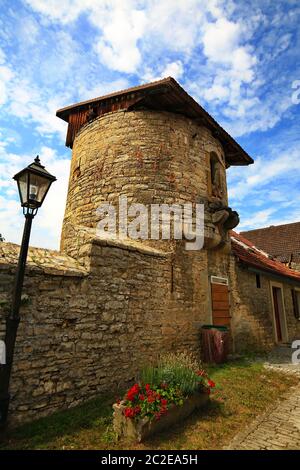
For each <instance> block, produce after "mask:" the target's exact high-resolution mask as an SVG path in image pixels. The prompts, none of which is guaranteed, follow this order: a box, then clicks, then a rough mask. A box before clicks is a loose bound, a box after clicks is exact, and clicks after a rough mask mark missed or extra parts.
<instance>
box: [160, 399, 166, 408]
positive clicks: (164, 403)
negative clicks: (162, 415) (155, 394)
mask: <svg viewBox="0 0 300 470" xmlns="http://www.w3.org/2000/svg"><path fill="white" fill-rule="evenodd" d="M160 403H161V404H162V406H167V404H168V400H166V399H165V398H162V399H161V400H160Z"/></svg>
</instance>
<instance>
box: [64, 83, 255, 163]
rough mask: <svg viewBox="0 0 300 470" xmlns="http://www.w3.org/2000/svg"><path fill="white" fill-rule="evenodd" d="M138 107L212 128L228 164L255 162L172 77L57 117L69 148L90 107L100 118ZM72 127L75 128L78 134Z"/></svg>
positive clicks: (80, 105) (87, 103)
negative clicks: (63, 125)
mask: <svg viewBox="0 0 300 470" xmlns="http://www.w3.org/2000/svg"><path fill="white" fill-rule="evenodd" d="M132 100H133V101H132ZM139 106H142V108H144V107H146V108H147V109H154V110H160V111H169V112H174V113H179V114H183V115H185V116H188V117H190V118H192V119H195V120H196V122H199V124H201V125H204V126H206V127H207V128H208V129H210V130H211V131H212V133H213V134H214V136H215V137H217V138H218V139H219V140H220V142H221V143H222V145H223V147H224V152H225V155H226V161H227V162H228V164H230V165H249V164H251V163H253V159H252V158H251V157H250V156H249V155H248V153H247V152H246V151H245V150H244V149H243V148H242V147H241V146H240V145H239V143H238V142H237V141H236V140H235V139H234V138H233V137H231V135H229V134H228V133H227V132H226V131H225V129H223V128H222V127H221V126H220V124H219V123H218V122H217V121H215V119H214V118H213V117H212V116H211V115H210V114H209V113H208V112H207V111H206V110H205V109H204V108H202V106H200V104H199V103H197V102H196V101H195V100H194V99H193V98H192V97H191V96H190V95H189V94H188V93H187V92H186V91H185V90H184V89H183V88H182V87H181V86H180V85H179V83H177V81H176V80H175V79H174V78H172V77H167V78H164V79H162V80H158V81H155V82H152V83H146V84H144V85H139V86H136V87H132V88H127V89H126V90H121V91H118V92H115V93H110V94H109V95H104V96H99V97H98V98H93V99H91V100H87V101H81V102H80V103H75V104H72V105H70V106H66V107H64V108H61V109H59V110H58V111H57V112H56V116H58V117H59V118H61V119H63V120H64V121H66V122H68V123H69V129H68V135H67V141H66V145H67V146H70V147H72V145H73V140H74V138H75V135H76V132H77V131H78V130H79V128H80V127H81V126H82V125H84V124H85V123H86V122H87V111H88V109H89V108H92V109H93V111H94V112H95V114H96V115H97V116H100V115H103V114H105V113H107V112H112V111H116V110H118V109H123V110H124V109H126V110H129V109H138V107H139ZM73 128H76V129H75V131H76V132H75V131H74V129H73ZM69 133H70V135H69Z"/></svg>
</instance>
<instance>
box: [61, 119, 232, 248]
mask: <svg viewBox="0 0 300 470" xmlns="http://www.w3.org/2000/svg"><path fill="white" fill-rule="evenodd" d="M211 151H214V152H216V153H218V155H219V156H220V159H221V160H223V163H224V168H223V176H222V178H221V180H222V188H221V189H222V192H223V194H224V202H225V203H226V202H227V188H226V175H225V162H224V153H223V149H222V146H221V144H220V143H219V142H218V140H217V139H215V138H214V137H213V136H212V134H211V132H210V131H209V130H208V129H206V128H205V127H203V126H199V125H198V124H197V123H195V122H194V121H192V120H191V119H188V118H187V117H185V116H182V115H179V114H173V113H168V112H156V111H150V110H143V111H130V112H124V111H119V112H114V113H110V114H106V115H104V116H102V117H100V118H97V119H95V120H94V121H92V122H91V123H88V124H86V125H85V126H83V128H82V129H81V130H80V131H79V133H78V134H77V136H76V138H75V141H74V146H73V152H72V163H71V171H70V180H69V189H68V198H67V206H66V211H65V218H64V225H63V232H62V243H61V248H62V250H63V251H65V252H66V253H68V254H70V253H71V252H72V250H73V248H74V247H73V244H74V240H76V235H75V236H74V232H73V231H72V229H70V227H73V228H74V227H77V226H80V227H89V228H94V229H96V225H97V222H98V221H99V216H97V214H96V209H97V208H98V207H99V206H100V204H101V203H103V202H111V203H113V204H114V205H117V203H118V198H119V196H120V195H125V196H127V197H128V202H129V203H132V202H137V203H142V204H147V205H149V204H152V203H159V204H161V203H166V204H172V203H178V204H183V203H185V202H204V203H205V202H207V201H208V199H209V196H208V186H209V178H210V162H209V152H211ZM144 243H145V244H151V241H149V240H145V241H144ZM155 244H156V242H155Z"/></svg>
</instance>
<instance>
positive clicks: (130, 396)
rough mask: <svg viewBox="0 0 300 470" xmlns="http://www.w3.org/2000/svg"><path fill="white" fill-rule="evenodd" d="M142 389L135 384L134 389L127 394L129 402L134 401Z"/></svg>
mask: <svg viewBox="0 0 300 470" xmlns="http://www.w3.org/2000/svg"><path fill="white" fill-rule="evenodd" d="M139 391H140V387H139V384H134V385H133V387H131V388H130V389H129V390H128V392H127V396H126V398H127V400H129V401H133V400H134V399H135V397H136V395H137V394H138V393H139Z"/></svg>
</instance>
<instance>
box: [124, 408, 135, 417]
mask: <svg viewBox="0 0 300 470" xmlns="http://www.w3.org/2000/svg"><path fill="white" fill-rule="evenodd" d="M124 415H125V416H126V418H134V415H135V412H134V409H133V408H125V410H124Z"/></svg>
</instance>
